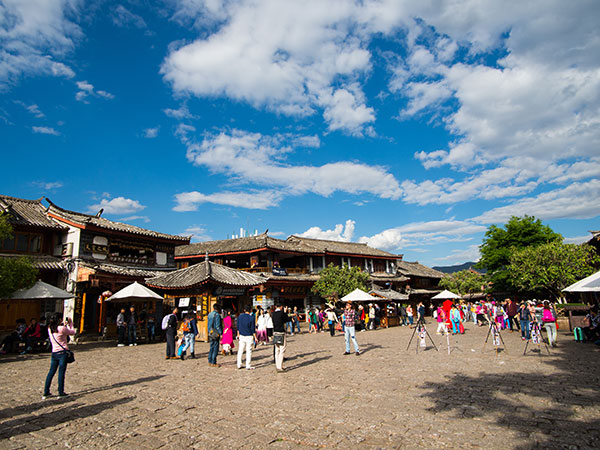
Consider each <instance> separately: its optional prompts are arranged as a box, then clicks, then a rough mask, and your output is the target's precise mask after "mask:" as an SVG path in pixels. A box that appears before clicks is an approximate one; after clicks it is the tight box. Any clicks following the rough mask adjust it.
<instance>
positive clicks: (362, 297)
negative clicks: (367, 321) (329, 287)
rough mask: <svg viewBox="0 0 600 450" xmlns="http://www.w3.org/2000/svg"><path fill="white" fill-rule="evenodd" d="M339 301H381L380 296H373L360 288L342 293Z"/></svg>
mask: <svg viewBox="0 0 600 450" xmlns="http://www.w3.org/2000/svg"><path fill="white" fill-rule="evenodd" d="M340 301H342V302H376V301H381V299H380V298H377V297H373V296H372V295H370V294H367V293H366V292H365V291H363V290H361V289H358V288H356V289H354V290H353V291H352V292H350V293H349V294H348V295H344V296H343V297H342V298H341V299H340Z"/></svg>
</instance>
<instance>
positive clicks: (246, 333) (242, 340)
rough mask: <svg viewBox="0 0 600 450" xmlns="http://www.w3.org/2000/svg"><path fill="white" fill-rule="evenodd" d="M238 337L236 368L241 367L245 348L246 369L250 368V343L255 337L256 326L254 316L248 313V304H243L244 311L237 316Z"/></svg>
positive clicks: (252, 342)
mask: <svg viewBox="0 0 600 450" xmlns="http://www.w3.org/2000/svg"><path fill="white" fill-rule="evenodd" d="M238 339H239V344H240V346H239V348H238V354H237V368H238V369H241V368H242V356H243V355H244V350H246V370H252V369H254V367H252V365H251V363H252V345H253V344H254V340H255V339H256V327H255V324H254V318H253V317H252V315H251V314H250V306H248V305H246V306H244V313H243V314H240V316H239V317H238Z"/></svg>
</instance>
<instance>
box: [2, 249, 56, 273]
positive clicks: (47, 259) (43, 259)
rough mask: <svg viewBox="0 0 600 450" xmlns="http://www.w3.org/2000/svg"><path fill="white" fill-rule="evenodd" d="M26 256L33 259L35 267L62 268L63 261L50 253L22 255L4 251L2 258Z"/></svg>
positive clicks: (41, 268) (42, 268)
mask: <svg viewBox="0 0 600 450" xmlns="http://www.w3.org/2000/svg"><path fill="white" fill-rule="evenodd" d="M22 256H25V257H27V258H29V259H30V260H31V263H32V265H33V267H35V268H36V269H40V270H62V268H63V261H62V259H60V258H56V257H54V256H50V255H20V254H15V253H10V254H8V253H2V254H0V258H20V257H22Z"/></svg>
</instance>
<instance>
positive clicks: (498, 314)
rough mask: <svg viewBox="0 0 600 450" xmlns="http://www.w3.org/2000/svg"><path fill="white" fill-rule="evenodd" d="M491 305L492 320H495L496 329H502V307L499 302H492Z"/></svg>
mask: <svg viewBox="0 0 600 450" xmlns="http://www.w3.org/2000/svg"><path fill="white" fill-rule="evenodd" d="M492 305H493V315H494V321H495V322H496V326H497V327H498V329H500V330H503V329H504V308H502V305H501V304H500V303H498V304H496V302H492Z"/></svg>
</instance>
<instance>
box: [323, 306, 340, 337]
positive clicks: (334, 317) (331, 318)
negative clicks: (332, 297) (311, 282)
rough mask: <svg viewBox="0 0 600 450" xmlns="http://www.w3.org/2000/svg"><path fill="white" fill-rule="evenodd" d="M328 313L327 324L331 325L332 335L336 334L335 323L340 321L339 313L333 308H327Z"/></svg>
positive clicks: (330, 331)
mask: <svg viewBox="0 0 600 450" xmlns="http://www.w3.org/2000/svg"><path fill="white" fill-rule="evenodd" d="M325 313H326V314H327V325H329V334H330V335H331V337H333V336H335V324H336V323H338V318H337V315H336V314H335V311H334V310H333V308H327V310H326V311H325Z"/></svg>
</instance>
